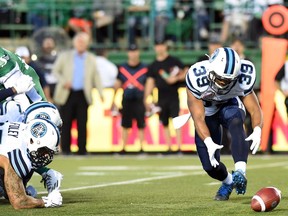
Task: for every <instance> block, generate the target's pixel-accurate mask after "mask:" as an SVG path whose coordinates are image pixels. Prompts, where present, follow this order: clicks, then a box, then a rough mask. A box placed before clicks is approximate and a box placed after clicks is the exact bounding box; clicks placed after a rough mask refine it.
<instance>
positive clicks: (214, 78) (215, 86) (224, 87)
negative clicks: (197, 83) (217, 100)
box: [208, 71, 238, 95]
mask: <svg viewBox="0 0 288 216" xmlns="http://www.w3.org/2000/svg"><path fill="white" fill-rule="evenodd" d="M208 79H209V81H210V84H209V85H210V87H211V89H212V90H213V91H214V92H215V93H217V94H220V95H224V94H227V93H228V92H229V91H230V90H231V88H232V87H233V86H234V85H235V83H236V81H237V79H238V77H235V78H233V79H231V78H224V77H221V76H219V75H217V74H216V73H215V71H210V72H209V75H208Z"/></svg>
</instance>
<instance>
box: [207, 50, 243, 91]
mask: <svg viewBox="0 0 288 216" xmlns="http://www.w3.org/2000/svg"><path fill="white" fill-rule="evenodd" d="M240 66H241V62H240V57H239V55H238V54H237V53H236V52H235V51H234V50H233V49H231V48H229V47H222V48H218V49H216V50H215V51H214V53H213V54H212V55H211V57H210V58H209V66H208V68H207V70H208V72H209V75H208V78H209V80H210V86H211V88H212V89H213V90H214V91H215V92H216V93H218V94H226V93H228V92H229V91H230V89H231V88H232V87H233V86H234V84H235V83H236V81H237V79H238V75H239V70H240Z"/></svg>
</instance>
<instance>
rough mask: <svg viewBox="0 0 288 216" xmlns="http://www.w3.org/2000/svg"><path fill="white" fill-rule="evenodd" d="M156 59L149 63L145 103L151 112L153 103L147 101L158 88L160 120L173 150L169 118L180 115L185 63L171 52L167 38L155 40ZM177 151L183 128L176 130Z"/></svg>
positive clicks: (166, 139) (170, 148)
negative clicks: (181, 87)
mask: <svg viewBox="0 0 288 216" xmlns="http://www.w3.org/2000/svg"><path fill="white" fill-rule="evenodd" d="M154 50H155V54H156V59H155V60H154V61H153V62H152V63H151V64H150V65H149V67H148V73H147V81H146V84H145V90H144V104H145V108H146V111H147V112H151V104H149V102H148V101H147V98H148V96H150V95H151V94H152V92H153V89H154V88H155V87H157V89H158V95H157V98H158V101H157V105H158V106H159V107H160V108H161V112H160V114H159V120H160V121H159V122H161V124H162V125H163V127H164V136H165V141H166V143H167V145H168V147H169V151H171V150H172V137H171V134H170V130H169V119H170V118H174V117H176V116H178V115H179V111H180V104H179V94H178V88H179V87H180V85H181V83H182V82H183V81H184V79H185V74H186V68H185V65H184V64H183V63H182V62H181V61H180V60H179V59H178V58H177V57H174V56H172V55H170V54H169V51H168V45H167V42H166V41H165V40H160V41H157V40H156V41H155V46H154ZM176 142H177V151H180V150H181V149H180V147H181V146H180V145H181V142H182V137H181V130H176Z"/></svg>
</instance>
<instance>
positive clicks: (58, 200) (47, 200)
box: [42, 190, 62, 208]
mask: <svg viewBox="0 0 288 216" xmlns="http://www.w3.org/2000/svg"><path fill="white" fill-rule="evenodd" d="M42 200H43V202H44V204H45V207H46V208H50V207H51V208H53V207H59V206H61V205H62V195H61V193H60V192H59V190H54V191H52V192H51V193H49V194H48V196H47V197H42Z"/></svg>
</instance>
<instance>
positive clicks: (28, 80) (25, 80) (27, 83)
mask: <svg viewBox="0 0 288 216" xmlns="http://www.w3.org/2000/svg"><path fill="white" fill-rule="evenodd" d="M34 85H35V84H34V82H33V79H32V77H30V76H28V75H24V74H23V75H22V76H20V77H19V78H18V79H17V81H16V83H15V85H14V86H13V87H14V89H15V90H16V92H17V94H21V93H25V92H28V91H29V90H31V89H32V88H33V87H34Z"/></svg>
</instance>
